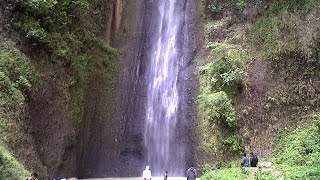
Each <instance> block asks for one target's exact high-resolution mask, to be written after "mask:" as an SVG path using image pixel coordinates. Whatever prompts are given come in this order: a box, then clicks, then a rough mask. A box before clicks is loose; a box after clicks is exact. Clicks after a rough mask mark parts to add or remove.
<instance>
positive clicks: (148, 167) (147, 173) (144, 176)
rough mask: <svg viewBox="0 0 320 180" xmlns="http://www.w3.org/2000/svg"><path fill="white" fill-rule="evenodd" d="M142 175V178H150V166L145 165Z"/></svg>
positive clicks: (148, 179) (146, 179) (149, 179)
mask: <svg viewBox="0 0 320 180" xmlns="http://www.w3.org/2000/svg"><path fill="white" fill-rule="evenodd" d="M142 177H143V179H144V180H151V171H150V166H146V169H145V170H144V171H143V173H142Z"/></svg>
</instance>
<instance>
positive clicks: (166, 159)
mask: <svg viewBox="0 0 320 180" xmlns="http://www.w3.org/2000/svg"><path fill="white" fill-rule="evenodd" d="M157 3H159V4H158V12H157V13H158V17H157V18H158V20H157V22H158V23H157V27H156V32H155V34H154V36H155V37H156V38H155V40H154V43H153V45H152V48H150V50H149V51H150V52H149V54H150V59H149V64H148V74H147V83H148V90H147V106H146V124H145V135H144V136H145V148H146V154H147V163H148V165H150V166H151V169H152V172H153V175H163V173H164V172H165V171H166V170H168V171H169V174H170V176H172V175H173V176H179V175H180V176H181V175H183V172H185V170H184V168H185V164H186V162H185V147H183V146H181V143H178V141H179V140H178V139H177V137H176V131H175V130H176V126H177V122H178V121H179V119H178V118H179V117H178V115H177V113H178V106H179V92H178V75H179V70H180V68H181V66H182V64H183V56H182V54H180V52H181V51H180V50H179V43H178V42H179V37H180V36H179V35H180V31H181V26H182V23H181V21H182V17H181V16H180V15H179V14H180V13H181V4H179V3H178V2H176V1H175V0H161V1H158V2H157ZM180 41H181V40H180ZM178 144H180V145H178Z"/></svg>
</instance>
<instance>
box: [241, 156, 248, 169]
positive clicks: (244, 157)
mask: <svg viewBox="0 0 320 180" xmlns="http://www.w3.org/2000/svg"><path fill="white" fill-rule="evenodd" d="M249 163H250V161H249V158H248V157H247V154H246V153H243V158H242V162H241V167H249Z"/></svg>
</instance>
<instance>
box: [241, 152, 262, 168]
mask: <svg viewBox="0 0 320 180" xmlns="http://www.w3.org/2000/svg"><path fill="white" fill-rule="evenodd" d="M258 161H259V159H258V156H257V154H255V153H250V157H248V156H247V154H246V153H243V158H242V161H241V167H257V164H258Z"/></svg>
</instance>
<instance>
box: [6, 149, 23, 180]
mask: <svg viewBox="0 0 320 180" xmlns="http://www.w3.org/2000/svg"><path fill="white" fill-rule="evenodd" d="M28 175H29V172H28V171H27V170H25V169H24V167H23V165H22V164H20V163H19V162H18V161H17V160H16V159H15V158H14V157H13V156H12V155H11V154H10V153H9V151H7V150H6V149H5V148H4V147H3V146H1V145H0V179H12V180H21V179H25V178H26V177H27V176H28Z"/></svg>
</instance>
